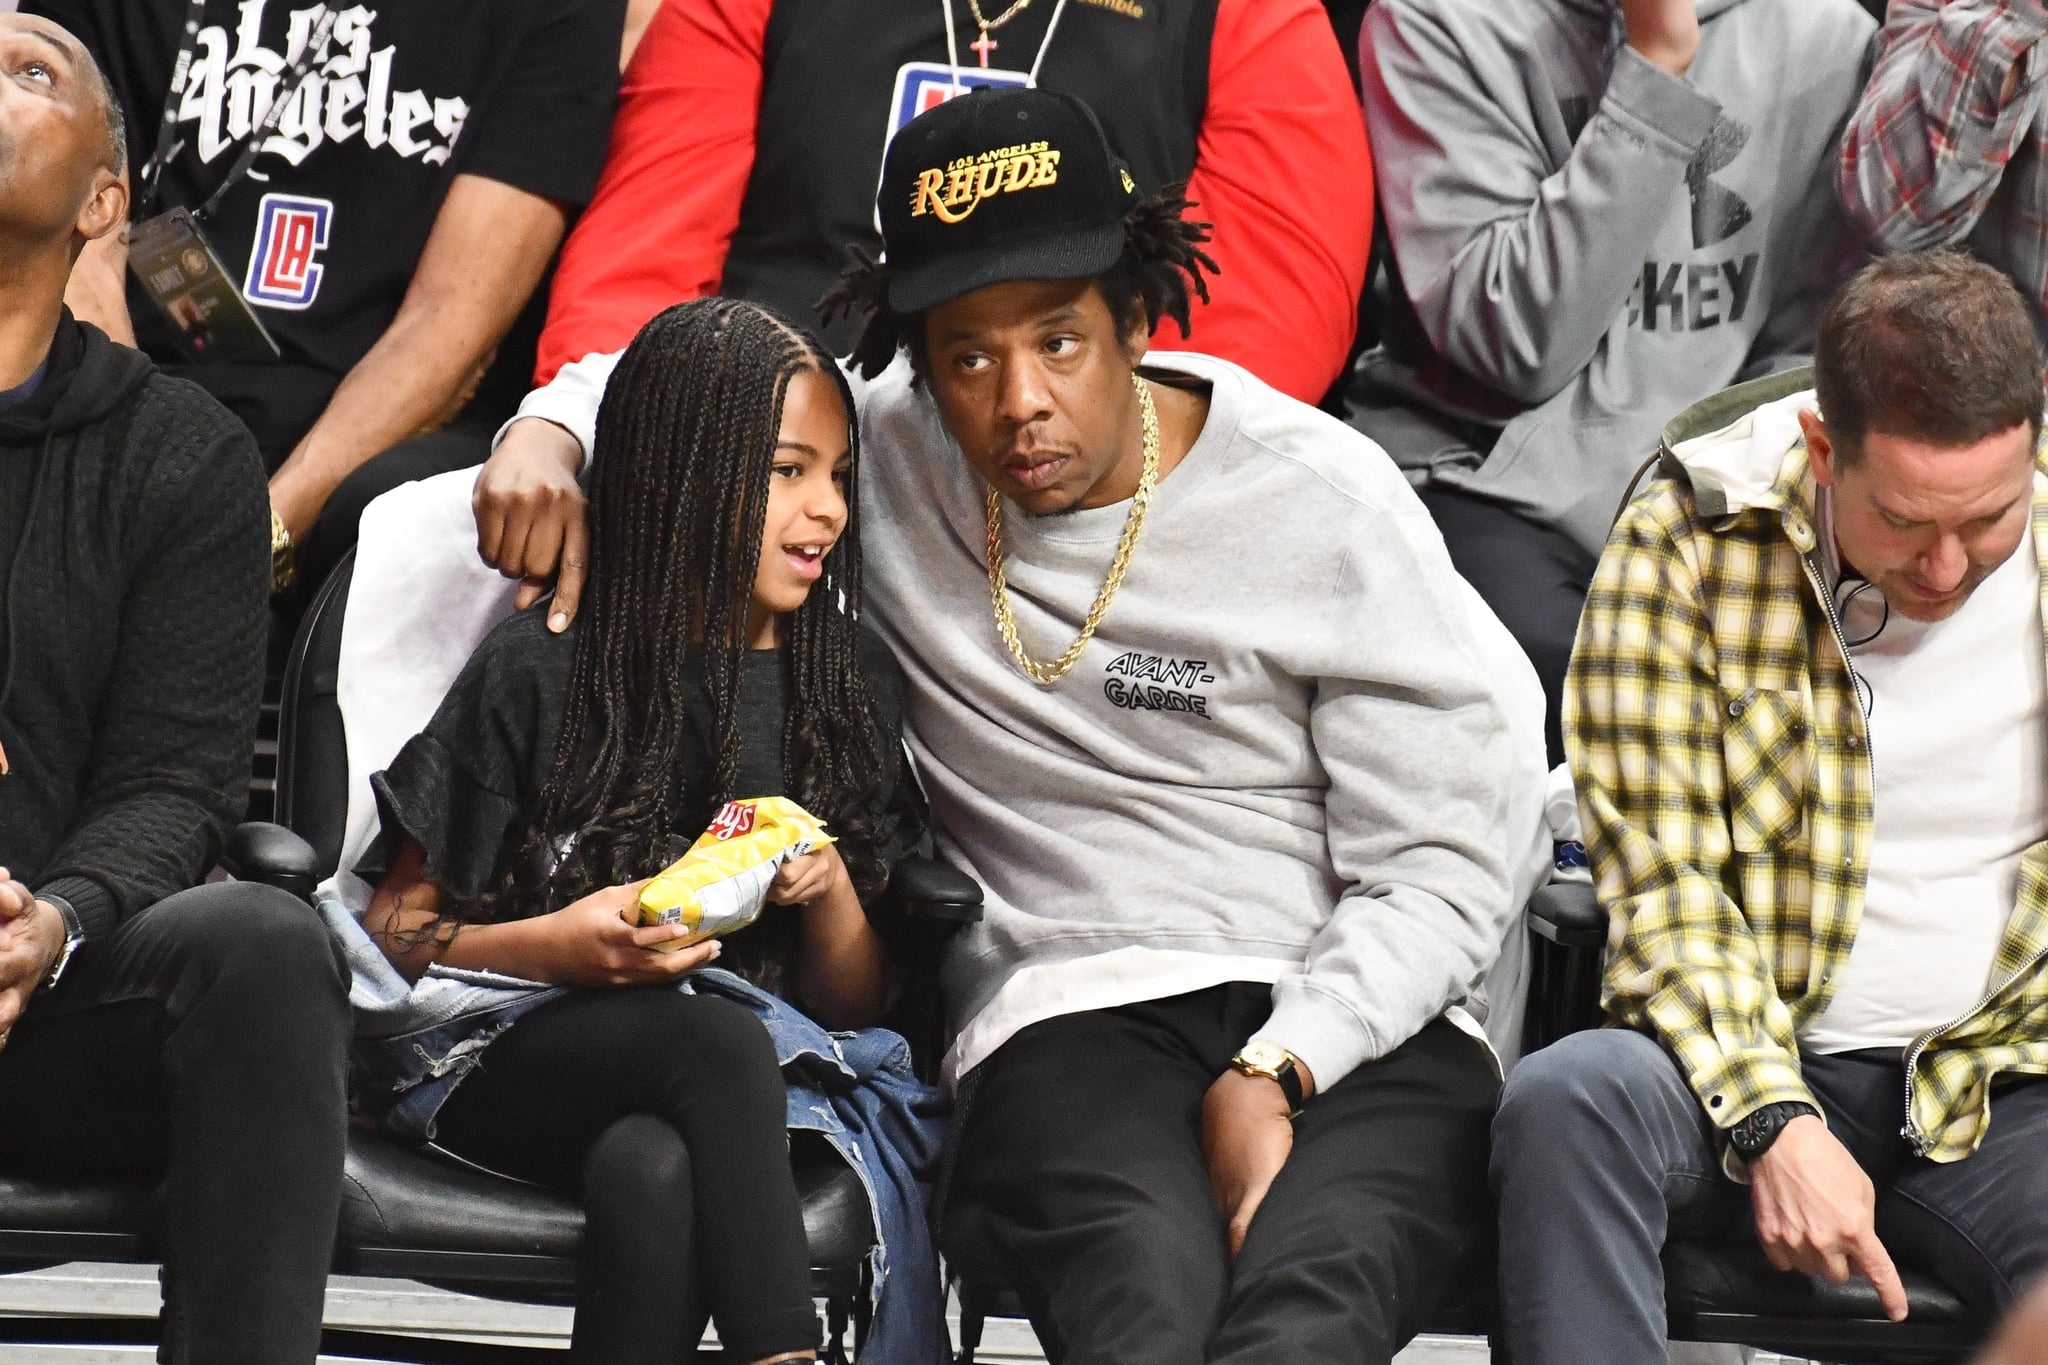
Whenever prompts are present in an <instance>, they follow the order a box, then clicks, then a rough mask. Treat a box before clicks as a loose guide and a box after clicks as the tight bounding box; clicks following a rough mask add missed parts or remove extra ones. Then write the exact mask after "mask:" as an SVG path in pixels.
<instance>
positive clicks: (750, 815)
mask: <svg viewBox="0 0 2048 1365" xmlns="http://www.w3.org/2000/svg"><path fill="white" fill-rule="evenodd" d="M835 842H837V841H836V840H834V839H833V837H832V836H831V835H829V834H827V833H826V832H825V826H824V824H823V823H822V822H820V821H819V820H818V818H817V817H816V816H814V815H812V814H811V813H810V812H809V811H807V810H805V809H804V808H803V807H802V806H799V805H798V804H797V803H796V802H794V801H791V800H788V799H786V798H784V797H780V796H761V797H756V798H754V799H753V800H751V801H728V802H726V803H725V805H724V807H723V808H721V809H720V810H719V812H718V814H717V815H716V816H714V817H713V818H712V821H711V827H710V828H709V829H707V830H705V831H704V833H703V834H701V835H699V836H698V838H697V842H696V843H694V844H692V845H690V851H689V852H688V853H685V854H684V855H683V856H682V857H681V858H679V859H677V860H676V862H675V863H674V864H672V865H671V866H670V867H669V868H668V869H667V870H665V871H664V872H662V873H661V875H660V876H658V877H655V878H654V879H653V880H652V881H650V882H648V883H647V885H646V886H644V887H642V888H641V889H640V918H639V920H638V923H640V924H673V925H675V926H676V927H677V928H678V929H679V930H681V933H680V935H679V936H678V937H677V938H676V939H675V940H674V941H673V942H671V943H662V944H658V945H656V946H657V947H658V948H659V949H660V950H661V951H663V952H674V951H675V950H676V949H678V948H687V947H688V946H689V945H691V944H692V943H700V942H702V941H703V940H705V939H707V938H716V937H717V936H718V935H720V934H729V933H731V932H732V931H733V930H735V929H744V928H745V927H746V926H748V925H749V924H752V923H753V922H754V920H755V918H756V917H757V916H759V915H760V913H761V906H762V904H763V903H764V902H765V901H766V900H767V898H768V885H769V883H770V882H772V881H774V880H775V874H776V873H777V872H778V871H780V870H781V868H782V865H783V864H784V863H786V862H789V861H791V860H792V859H795V858H801V857H803V856H804V855H805V854H806V853H810V852H812V851H813V850H816V849H820V848H823V847H824V846H825V845H826V844H830V843H835Z"/></svg>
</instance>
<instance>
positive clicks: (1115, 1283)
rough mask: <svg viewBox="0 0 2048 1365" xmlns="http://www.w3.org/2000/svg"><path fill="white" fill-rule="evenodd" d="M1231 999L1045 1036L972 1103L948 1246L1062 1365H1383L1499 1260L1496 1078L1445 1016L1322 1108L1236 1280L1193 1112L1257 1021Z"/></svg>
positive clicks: (962, 1137) (1248, 991)
mask: <svg viewBox="0 0 2048 1365" xmlns="http://www.w3.org/2000/svg"><path fill="white" fill-rule="evenodd" d="M1269 1010H1270V991H1269V989H1268V988H1267V987H1265V986H1258V985H1250V984H1245V983H1239V984H1235V985H1229V986H1219V987H1216V988H1214V989H1211V990H1205V991H1197V992H1195V993H1193V994H1191V995H1183V996H1176V997H1174V998H1172V999H1169V1000H1159V1001H1151V1002H1148V1003H1145V1004H1139V1005H1130V1006H1126V1007H1124V1008H1122V1009H1114V1010H1101V1011H1093V1012H1089V1013H1084V1014H1073V1015H1068V1016H1065V1017H1063V1018H1059V1019H1052V1020H1048V1021H1046V1022H1044V1023H1040V1024H1035V1025H1033V1026H1032V1027H1030V1028H1028V1029H1025V1030H1024V1031H1023V1032H1022V1033H1019V1034H1018V1035H1017V1036H1016V1037H1015V1038H1012V1039H1011V1040H1010V1041H1009V1042H1007V1043H1005V1044H1003V1046H1002V1047H1001V1048H999V1049H997V1051H996V1053H995V1055H994V1056H993V1057H991V1058H989V1059H988V1061H986V1062H985V1063H983V1064H982V1065H981V1066H979V1067H977V1068H976V1069H975V1071H974V1073H973V1075H972V1076H971V1077H970V1084H971V1086H972V1090H971V1093H968V1094H965V1095H964V1096H963V1099H962V1102H961V1109H962V1118H961V1119H960V1123H961V1125H962V1127H961V1131H960V1133H959V1135H958V1141H959V1144H960V1145H959V1157H958V1163H957V1166H956V1168H955V1171H954V1176H953V1185H952V1190H951V1194H950V1199H949V1206H948V1209H947V1212H946V1218H945V1229H944V1233H943V1237H944V1241H943V1245H944V1248H945V1251H946V1254H947V1256H948V1257H950V1258H952V1260H953V1262H954V1263H955V1264H956V1265H958V1266H959V1267H960V1269H961V1271H962V1273H963V1274H964V1275H966V1276H967V1277H969V1278H970V1279H974V1278H977V1277H978V1278H981V1279H983V1280H984V1281H985V1282H990V1281H992V1282H998V1283H1005V1284H1008V1285H1010V1286H1012V1287H1014V1288H1015V1289H1017V1290H1018V1292H1019V1293H1020V1294H1021V1295H1022V1297H1023V1299H1024V1303H1025V1306H1026V1308H1027V1310H1028V1311H1029V1313H1030V1315H1031V1322H1032V1326H1033V1328H1034V1329H1036V1331H1037V1333H1038V1337H1039V1340H1040V1342H1041V1343H1042V1344H1043V1345H1044V1347H1045V1350H1046V1354H1047V1356H1048V1358H1049V1359H1051V1360H1054V1361H1058V1362H1062V1363H1063V1365H1094V1363H1095V1362H1102V1363H1103V1365H1108V1363H1109V1362H1115V1365H1151V1363H1152V1362H1158V1365H1188V1363H1189V1362H1192V1361H1204V1360H1206V1361H1210V1362H1220V1361H1230V1362H1244V1363H1245V1365H1250V1362H1259V1365H1269V1363H1270V1362H1274V1361H1286V1362H1288V1365H1315V1363H1316V1362H1325V1361H1327V1362H1330V1363H1331V1365H1371V1363H1372V1362H1386V1361H1390V1360H1392V1359H1393V1355H1394V1352H1395V1351H1396V1350H1398V1349H1399V1348H1400V1346H1401V1345H1402V1344H1403V1343H1404V1342H1406V1341H1407V1340H1408V1339H1409V1338H1410V1337H1412V1336H1413V1335H1414V1334H1415V1333H1416V1332H1417V1331H1419V1330H1420V1327H1421V1323H1422V1320H1423V1315H1424V1314H1426V1313H1427V1312H1429V1311H1430V1309H1431V1308H1432V1307H1433V1306H1434V1305H1435V1304H1436V1302H1437V1301H1438V1299H1439V1298H1440V1296H1441V1295H1442V1293H1443V1291H1444V1289H1445V1287H1446V1281H1447V1280H1449V1279H1450V1278H1451V1274H1452V1272H1453V1270H1454V1269H1456V1268H1458V1267H1460V1266H1463V1265H1465V1264H1468V1263H1469V1262H1470V1261H1471V1260H1473V1259H1476V1258H1478V1257H1480V1256H1482V1255H1483V1254H1484V1251H1485V1249H1486V1248H1487V1247H1489V1246H1490V1243H1491V1239H1492V1222H1493V1210H1492V1205H1491V1203H1490V1201H1489V1200H1488V1198H1487V1190H1486V1128H1487V1120H1488V1118H1489V1116H1490V1115H1491V1113H1492V1111H1493V1102H1494V1097H1495V1095H1496V1094H1497V1093H1498V1091H1499V1089H1500V1082H1499V1078H1498V1076H1497V1075H1496V1073H1495V1071H1494V1067H1493V1062H1492V1059H1491V1058H1490V1057H1489V1056H1488V1054H1487V1052H1486V1050H1485V1048H1484V1047H1483V1046H1482V1045H1481V1044H1480V1043H1479V1042H1477V1041H1476V1040H1475V1039H1473V1038H1472V1037H1470V1036H1469V1035H1467V1034H1465V1033H1463V1032H1461V1031H1460V1030H1458V1029H1457V1028H1455V1027H1454V1026H1452V1025H1450V1024H1447V1023H1445V1022H1443V1021H1442V1020H1438V1021H1437V1022H1435V1023H1433V1024H1430V1025H1429V1026H1428V1027H1427V1028H1425V1029H1423V1031H1422V1032H1421V1033H1420V1034H1418V1035H1417V1036H1416V1037H1414V1038H1413V1039H1411V1040H1410V1041H1409V1042H1407V1043H1406V1044H1404V1045H1403V1046H1401V1047H1399V1048H1396V1049H1395V1050H1394V1051H1393V1052H1392V1053H1390V1054H1389V1055H1388V1056H1386V1057H1384V1058H1382V1059H1381V1060H1379V1061H1376V1062H1369V1063H1367V1064H1365V1065H1364V1066H1361V1067H1359V1068H1358V1069H1357V1070H1356V1071H1354V1072H1353V1073H1352V1074H1351V1075H1349V1076H1346V1077H1345V1078H1344V1079H1343V1080H1341V1081H1339V1082H1338V1083H1337V1084H1336V1085H1335V1086H1333V1087H1331V1088H1330V1090H1329V1091H1328V1092H1327V1093H1325V1094H1319V1095H1317V1096H1316V1097H1315V1098H1314V1099H1312V1100H1311V1101H1310V1102H1309V1105H1308V1107H1307V1109H1306V1111H1305V1112H1304V1113H1303V1114H1302V1116H1301V1117H1300V1118H1299V1119H1298V1120H1296V1122H1295V1138H1294V1150H1293V1153H1292V1155H1291V1156H1290V1157H1289V1158H1288V1161H1287V1164H1286V1165H1285V1166H1284V1167H1282V1168H1281V1172H1280V1175H1279V1178H1278V1179H1276V1180H1275V1181H1274V1182H1273V1187H1272V1190H1271V1191H1270V1192H1269V1193H1268V1194H1267V1196H1266V1199H1265V1201H1264V1203H1262V1204H1261V1205H1260V1207H1259V1210H1258V1213H1257V1215H1256V1216H1255V1217H1254V1218H1253V1220H1252V1225H1251V1229H1250V1232H1249V1234H1248V1235H1247V1237H1246V1239H1245V1244H1244V1249H1243V1251H1242V1253H1241V1254H1240V1255H1239V1256H1238V1258H1237V1261H1236V1264H1235V1265H1233V1264H1232V1263H1231V1258H1230V1250H1229V1243H1228V1241H1227V1240H1226V1236H1225V1228H1224V1220H1223V1218H1222V1216H1221V1215H1220V1214H1218V1213H1217V1211H1216V1205H1215V1202H1214V1199H1213V1198H1212V1196H1211V1194H1210V1189H1209V1177H1208V1169H1207V1167H1206V1166H1205V1165H1204V1164H1203V1161H1202V1151H1201V1132H1202V1097H1203V1095H1204V1094H1206V1093H1207V1091H1208V1089H1209V1086H1210V1085H1211V1084H1212V1083H1213V1082H1214V1081H1215V1080H1216V1078H1217V1077H1218V1076H1219V1075H1221V1074H1222V1073H1223V1071H1224V1069H1225V1067H1226V1066H1228V1064H1229V1060H1230V1058H1231V1057H1232V1056H1233V1055H1234V1054H1235V1053H1236V1052H1237V1050H1238V1048H1239V1047H1241V1046H1242V1045H1243V1043H1244V1041H1245V1039H1247V1038H1248V1037H1250V1036H1251V1034H1252V1033H1253V1032H1254V1031H1255V1030H1256V1029H1257V1028H1258V1027H1259V1025H1260V1024H1261V1023H1263V1022H1264V1021H1265V1018H1266V1015H1267V1013H1268V1012H1269Z"/></svg>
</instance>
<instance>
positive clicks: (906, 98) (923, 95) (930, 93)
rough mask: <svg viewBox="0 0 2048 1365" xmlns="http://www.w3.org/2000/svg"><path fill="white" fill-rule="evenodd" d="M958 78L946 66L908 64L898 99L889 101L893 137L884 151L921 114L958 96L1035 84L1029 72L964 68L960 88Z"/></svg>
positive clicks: (898, 84)
mask: <svg viewBox="0 0 2048 1365" xmlns="http://www.w3.org/2000/svg"><path fill="white" fill-rule="evenodd" d="M955 74H956V73H955V71H954V68H952V67H950V66H948V65H946V64H945V63H944V62H905V63H904V64H903V65H902V66H901V67H899V68H898V69H897V72H896V95H895V98H893V99H891V100H890V101H889V133H888V136H887V137H884V138H883V139H882V149H883V150H884V151H887V150H888V146H889V142H890V140H891V139H893V138H894V137H895V136H896V134H897V133H898V132H900V131H901V130H902V128H903V125H904V124H906V123H908V122H910V121H911V120H912V119H914V118H916V117H917V116H918V115H919V114H923V113H929V112H930V111H931V110H933V109H936V108H938V107H939V106H940V105H942V104H944V103H945V102H946V101H947V100H949V99H951V98H953V96H955V95H964V94H966V93H967V92H968V91H969V90H979V89H981V88H983V87H984V86H991V85H1013V86H1023V85H1029V84H1031V75H1030V73H1029V72H1025V71H1004V70H1002V69H1000V68H998V67H981V66H963V67H961V68H959V70H958V73H957V74H958V76H959V82H958V85H957V87H956V85H955V82H954V76H955Z"/></svg>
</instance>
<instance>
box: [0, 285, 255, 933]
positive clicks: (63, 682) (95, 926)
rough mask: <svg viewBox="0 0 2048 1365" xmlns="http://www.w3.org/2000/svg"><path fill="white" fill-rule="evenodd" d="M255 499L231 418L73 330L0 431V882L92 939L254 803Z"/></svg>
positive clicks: (190, 867) (190, 866)
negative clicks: (70, 916) (42, 902)
mask: <svg viewBox="0 0 2048 1365" xmlns="http://www.w3.org/2000/svg"><path fill="white" fill-rule="evenodd" d="M266 498H267V495H266V493H265V491H264V482H263V467H262V464H261V463H260V461H259V460H258V457H257V454H256V446H255V442H254V441H253V439H252V438H251V437H250V436H249V433H248V431H247V430H246V429H245V428H244V427H243V426H242V425H241V424H240V423H239V422H237V421H235V419H234V418H233V417H231V416H229V415H228V412H227V410H226V409H225V408H223V407H221V406H220V404H218V403H216V402H215V401H214V400H213V399H212V398H210V397H208V396H207V394H206V393H205V392H204V391H202V390H201V389H200V388H199V387H198V386H197V385H194V384H190V383H187V382H185V381H183V380H178V379H171V378H169V377H167V376H165V375H162V374H159V373H158V372H157V371H156V368H155V367H154V366H153V365H151V364H150V363H149V361H148V360H147V359H145V358H144V357H143V356H142V355H141V354H140V353H138V352H136V351H133V350H130V349H128V348H127V347H125V346H117V345H115V344H114V343H113V342H111V341H109V340H107V338H106V337H105V336H104V335H102V334H101V333H100V332H99V331H98V330H96V329H95V328H92V327H89V326H86V325H84V324H82V323H78V322H74V321H73V320H72V319H71V316H70V314H69V313H68V312H67V313H66V314H65V315H64V320H63V322H62V323H60V324H59V326H58V330H57V337H56V341H55V344H54V345H53V347H52V349H51V352H50V360H49V366H48V370H47V373H46V374H45V376H44V378H43V381H42V383H41V385H40V386H39V387H38V388H37V389H36V391H35V393H34V394H32V395H31V396H30V397H29V399H28V400H27V401H26V402H25V403H22V404H20V405H19V406H16V407H14V408H11V409H9V410H8V411H6V412H4V413H0V746H4V747H5V749H6V752H7V757H8V760H9V762H10V765H11V769H12V771H11V772H10V773H9V774H8V775H7V776H6V777H0V866H5V867H7V868H8V869H9V870H10V871H12V872H13V874H14V875H15V876H16V877H17V878H19V879H21V880H23V881H25V882H27V883H28V884H29V885H30V886H32V887H34V888H35V889H36V891H37V892H38V893H39V894H48V895H53V896H61V897H63V898H64V899H65V900H68V901H69V902H71V904H72V906H73V907H75V908H76V909H77V911H78V913H79V916H80V918H81V919H82V920H83V921H84V924H85V930H86V935H87V937H88V938H91V937H94V936H96V935H104V934H106V933H109V932H111V931H112V930H113V928H114V927H115V926H116V925H117V924H118V923H119V922H120V921H121V920H122V919H123V918H125V917H126V916H128V915H132V914H134V913H135V912H136V911H138V910H141V909H143V908H145V907H147V906H149V905H152V904H154V903H155V902H157V901H159V900H162V899H163V898H164V897H165V896H167V895H169V894H171V893H172V892H174V891H178V890H182V889H183V888H185V887H188V886H191V885H193V884H194V883H196V882H197V881H198V880H199V879H200V877H202V876H203V875H204V874H205V872H206V870H207V869H208V868H209V867H211V866H212V865H213V863H214V860H215V859H217V858H218V857H219V855H220V850H221V843H222V840H223V838H224V837H225V835H226V831H227V827H228V824H229V822H230V821H232V820H233V819H235V818H236V817H237V815H238V814H239V813H240V811H241V809H242V805H243V802H244V801H245V800H246V798H247V794H248V793H247V786H248V780H249V758H250V751H251V747H252V745H253V742H254V737H255V729H256V707H257V702H258V699H259V696H260V693H261V690H262V685H263V642H264V633H265V631H266V629H267V623H268V612H267V610H266V607H265V593H266V585H267V580H268V576H269V559H270V531H269V514H268V512H267V511H266V510H265V509H266Z"/></svg>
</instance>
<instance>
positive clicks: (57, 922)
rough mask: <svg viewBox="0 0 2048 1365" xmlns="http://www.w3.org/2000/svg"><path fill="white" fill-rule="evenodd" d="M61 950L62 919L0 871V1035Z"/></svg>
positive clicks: (52, 909) (4, 872) (10, 1026)
mask: <svg viewBox="0 0 2048 1365" xmlns="http://www.w3.org/2000/svg"><path fill="white" fill-rule="evenodd" d="M63 948H64V917H63V916H62V915H59V914H58V913H57V911H56V909H55V907H53V906H50V905H48V904H46V903H44V902H42V901H39V900H37V899H36V898H35V896H34V894H33V893H32V892H30V891H29V889H28V888H27V887H26V886H24V885H22V884H21V883H20V882H17V881H15V880H14V879H13V877H11V876H10V875H9V874H8V872H7V870H6V869H5V868H0V1035H5V1034H6V1032H7V1030H9V1029H11V1028H13V1027H14V1023H15V1021H16V1020H17V1019H19V1018H21V1012H22V1011H23V1010H25V1009H27V1008H28V1002H29V997H30V996H32V995H34V994H35V993H36V988H37V987H38V986H40V985H42V984H43V978H44V977H46V976H48V975H49V974H50V968H51V967H52V966H53V965H54V964H55V963H56V961H57V954H58V953H59V952H61V951H62V950H63Z"/></svg>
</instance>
